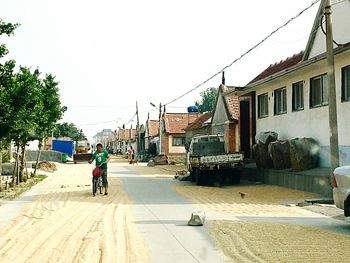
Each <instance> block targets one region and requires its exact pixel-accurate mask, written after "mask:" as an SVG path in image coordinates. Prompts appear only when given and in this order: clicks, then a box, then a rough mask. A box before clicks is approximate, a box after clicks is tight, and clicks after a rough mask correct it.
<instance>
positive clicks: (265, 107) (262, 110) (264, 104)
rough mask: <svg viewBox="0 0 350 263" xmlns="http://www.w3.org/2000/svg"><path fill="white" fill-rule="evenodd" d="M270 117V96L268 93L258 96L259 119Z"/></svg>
mask: <svg viewBox="0 0 350 263" xmlns="http://www.w3.org/2000/svg"><path fill="white" fill-rule="evenodd" d="M267 116H269V96H268V94H267V93H265V94H262V95H259V96H258V117H259V118H264V117H267Z"/></svg>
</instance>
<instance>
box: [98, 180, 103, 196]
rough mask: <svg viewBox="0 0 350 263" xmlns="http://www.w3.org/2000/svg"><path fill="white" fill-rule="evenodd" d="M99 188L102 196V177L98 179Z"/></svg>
mask: <svg viewBox="0 0 350 263" xmlns="http://www.w3.org/2000/svg"><path fill="white" fill-rule="evenodd" d="M98 188H99V189H100V194H102V177H100V178H98Z"/></svg>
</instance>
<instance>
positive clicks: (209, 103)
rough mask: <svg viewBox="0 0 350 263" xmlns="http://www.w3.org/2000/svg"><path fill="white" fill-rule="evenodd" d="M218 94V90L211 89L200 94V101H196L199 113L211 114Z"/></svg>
mask: <svg viewBox="0 0 350 263" xmlns="http://www.w3.org/2000/svg"><path fill="white" fill-rule="evenodd" d="M217 94H218V89H217V88H214V87H211V88H207V89H206V90H204V91H202V92H201V93H200V95H201V97H202V100H201V101H197V102H196V105H197V106H198V108H199V112H202V113H203V112H207V111H209V112H212V111H213V110H214V106H215V101H216V96H217Z"/></svg>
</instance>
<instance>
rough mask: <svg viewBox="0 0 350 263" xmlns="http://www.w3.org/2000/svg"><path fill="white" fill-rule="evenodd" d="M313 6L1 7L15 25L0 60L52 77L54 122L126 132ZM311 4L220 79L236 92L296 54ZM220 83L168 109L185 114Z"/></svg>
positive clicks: (189, 0)
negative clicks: (56, 106) (60, 109)
mask: <svg viewBox="0 0 350 263" xmlns="http://www.w3.org/2000/svg"><path fill="white" fill-rule="evenodd" d="M312 2H314V0H283V1H281V0H265V1H259V0H250V1H232V0H216V1H209V0H176V1H174V0H173V1H169V0H148V1H144V0H143V1H142V0H128V1H120V0H100V1H96V0H95V1H93V0H74V1H73V0H50V1H48V0H30V1H29V0H0V17H1V18H2V19H3V20H4V21H5V22H12V23H20V24H21V25H20V27H18V29H16V31H15V35H14V36H11V37H9V38H8V37H2V38H1V39H0V42H1V43H5V44H6V45H7V47H8V48H9V50H10V53H9V55H7V56H6V58H5V59H15V60H16V62H17V66H19V65H23V66H29V67H31V68H33V69H35V68H39V69H40V71H41V72H42V73H43V74H46V73H52V74H53V75H55V76H56V80H58V81H59V83H60V85H59V87H60V96H61V102H62V105H64V106H67V108H68V110H67V112H66V113H65V114H64V117H63V119H62V121H66V122H72V123H74V124H75V125H77V126H78V127H79V128H81V129H83V131H84V133H85V134H86V135H87V136H88V138H90V139H91V138H92V136H93V135H95V134H96V133H97V132H99V131H101V130H102V129H105V128H106V129H112V130H115V129H117V128H118V127H121V126H122V125H123V124H124V123H127V127H130V125H132V126H133V127H135V126H136V118H135V119H134V120H133V121H131V122H129V120H130V119H131V118H132V117H133V115H134V114H135V111H136V101H137V102H138V105H139V111H140V120H141V123H143V122H144V121H145V120H146V118H147V114H148V112H150V117H151V119H157V118H158V110H157V109H156V108H154V107H152V106H151V105H150V103H151V102H152V103H153V104H156V105H159V103H162V104H164V103H168V102H169V101H172V100H173V99H175V98H177V97H179V96H180V95H182V94H184V93H186V92H187V91H189V90H190V89H192V88H194V87H196V86H197V85H198V84H200V83H201V82H203V81H204V80H206V79H208V78H209V77H211V76H212V75H213V74H215V73H216V72H218V71H220V70H221V69H222V68H223V67H224V66H226V65H228V64H230V63H231V62H232V61H233V60H235V59H236V58H238V57H239V56H241V55H242V54H243V53H245V52H246V51H247V50H249V49H250V48H251V47H252V46H254V45H255V44H257V43H258V42H260V41H261V40H262V39H263V38H264V37H266V36H267V35H268V34H270V33H271V32H272V31H274V30H275V29H276V28H278V27H279V26H281V25H283V24H284V23H285V22H286V21H288V20H289V19H290V18H292V17H293V16H295V15H297V14H298V13H299V12H300V11H301V10H303V9H304V8H306V7H308V6H309V5H310V4H311V3H312ZM318 6H319V3H317V4H316V5H314V6H313V7H312V8H310V9H309V10H308V11H306V12H305V13H303V14H302V15H301V16H300V17H298V18H297V19H295V20H294V21H293V22H291V23H290V24H289V25H288V26H286V27H284V28H283V29H281V30H280V31H279V32H278V33H277V34H275V35H273V36H272V37H271V38H269V39H268V40H267V41H266V42H264V43H263V44H262V45H261V46H259V47H258V48H256V49H254V50H253V51H252V52H251V53H249V54H248V55H247V56H245V57H244V58H243V59H241V60H239V61H238V62H237V63H235V64H233V65H232V66H231V67H230V68H229V69H227V70H226V71H225V78H226V84H227V85H230V86H244V85H246V84H247V83H248V82H249V81H250V80H252V79H253V78H254V77H255V76H257V75H258V74H259V73H260V72H261V71H263V70H264V69H265V68H267V67H268V66H269V65H270V64H273V63H276V62H279V61H281V60H284V59H286V58H287V57H290V56H292V55H293V54H296V53H299V52H300V51H302V50H304V49H305V47H306V44H307V40H308V36H309V34H310V31H311V28H312V25H313V21H314V17H315V15H316V12H317V9H318ZM220 83H221V76H218V77H215V78H214V79H213V80H211V81H209V82H208V83H206V84H205V85H203V86H201V87H200V88H198V89H197V90H195V91H193V92H191V93H190V94H188V95H187V96H185V97H183V98H182V99H180V100H177V101H175V102H174V103H172V104H169V105H168V106H167V112H186V108H187V106H190V105H193V104H194V102H195V101H197V100H199V99H200V92H201V91H203V90H205V89H207V88H209V87H218V86H219V85H220Z"/></svg>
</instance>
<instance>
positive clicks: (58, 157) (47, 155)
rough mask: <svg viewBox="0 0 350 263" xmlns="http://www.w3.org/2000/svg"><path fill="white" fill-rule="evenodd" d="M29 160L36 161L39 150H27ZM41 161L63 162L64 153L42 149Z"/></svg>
mask: <svg viewBox="0 0 350 263" xmlns="http://www.w3.org/2000/svg"><path fill="white" fill-rule="evenodd" d="M26 156H27V161H28V162H35V161H36V158H37V156H38V151H27V154H26ZM40 161H50V162H58V163H61V162H62V153H60V152H56V151H42V152H41V155H40Z"/></svg>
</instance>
